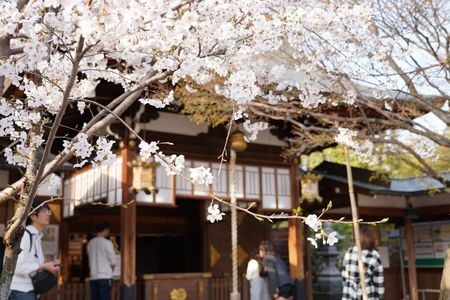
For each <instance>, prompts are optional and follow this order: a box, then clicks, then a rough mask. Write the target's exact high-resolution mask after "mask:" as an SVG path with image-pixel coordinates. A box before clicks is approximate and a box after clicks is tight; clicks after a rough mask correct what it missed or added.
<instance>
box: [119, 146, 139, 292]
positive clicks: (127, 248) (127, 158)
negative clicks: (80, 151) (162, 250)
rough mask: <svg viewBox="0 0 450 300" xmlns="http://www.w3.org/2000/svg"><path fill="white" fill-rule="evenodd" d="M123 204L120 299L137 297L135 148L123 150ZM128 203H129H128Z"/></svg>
mask: <svg viewBox="0 0 450 300" xmlns="http://www.w3.org/2000/svg"><path fill="white" fill-rule="evenodd" d="M122 157H123V165H122V178H123V181H122V182H123V183H122V204H123V206H121V207H120V226H121V227H120V233H121V242H120V254H121V275H120V299H121V300H135V299H136V203H135V202H134V203H131V204H129V203H130V202H132V201H133V200H134V197H133V195H132V194H130V192H129V188H130V187H131V184H132V170H131V167H130V164H128V162H131V161H132V160H133V159H134V157H135V155H134V151H133V150H129V149H126V148H125V149H123V150H122ZM127 204H128V205H127Z"/></svg>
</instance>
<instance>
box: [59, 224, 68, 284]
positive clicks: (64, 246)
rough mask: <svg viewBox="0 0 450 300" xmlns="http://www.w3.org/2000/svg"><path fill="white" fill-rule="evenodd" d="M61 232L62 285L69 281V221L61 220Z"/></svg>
mask: <svg viewBox="0 0 450 300" xmlns="http://www.w3.org/2000/svg"><path fill="white" fill-rule="evenodd" d="M59 228H60V232H59V242H60V245H61V246H60V249H61V250H60V251H61V253H60V255H61V256H60V260H61V264H62V265H63V266H62V269H61V272H60V276H61V281H62V283H64V282H67V280H68V279H69V240H70V239H69V235H70V233H69V225H68V224H67V221H66V220H64V219H61V223H60V226H59Z"/></svg>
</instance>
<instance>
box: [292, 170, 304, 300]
mask: <svg viewBox="0 0 450 300" xmlns="http://www.w3.org/2000/svg"><path fill="white" fill-rule="evenodd" d="M291 187H292V189H291V195H292V199H291V200H292V202H291V203H292V205H293V207H294V208H296V207H297V206H298V205H299V199H300V192H299V174H298V166H297V165H296V164H293V165H292V166H291ZM288 249H289V266H290V271H291V277H292V279H293V280H294V281H295V285H296V295H297V299H305V297H306V294H305V266H304V260H303V259H304V258H303V226H302V221H301V220H300V219H290V220H289V231H288Z"/></svg>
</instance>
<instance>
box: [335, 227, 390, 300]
mask: <svg viewBox="0 0 450 300" xmlns="http://www.w3.org/2000/svg"><path fill="white" fill-rule="evenodd" d="M359 236H360V239H361V250H362V251H361V255H362V261H363V265H364V270H365V277H366V280H365V281H366V292H367V299H368V300H382V299H383V298H384V274H383V264H382V263H381V257H380V254H379V253H378V251H377V250H376V235H375V231H374V230H373V229H372V228H370V227H362V228H361V229H360V231H359ZM342 267H343V271H342V277H343V291H342V299H343V300H360V299H362V291H361V284H360V277H359V268H358V255H357V248H356V246H354V247H351V248H349V249H348V250H347V252H346V253H345V255H344V259H343V262H342Z"/></svg>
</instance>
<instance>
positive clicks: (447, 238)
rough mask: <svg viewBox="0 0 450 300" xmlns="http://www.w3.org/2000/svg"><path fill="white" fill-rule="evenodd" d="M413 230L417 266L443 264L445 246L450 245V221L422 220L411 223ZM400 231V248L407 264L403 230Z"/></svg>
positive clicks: (438, 266) (440, 266) (441, 265)
mask: <svg viewBox="0 0 450 300" xmlns="http://www.w3.org/2000/svg"><path fill="white" fill-rule="evenodd" d="M413 230H414V250H415V256H416V266H417V267H427V268H430V267H436V268H442V267H443V266H444V258H445V254H446V253H447V248H448V246H449V245H450V222H448V221H437V222H426V223H425V222H424V223H415V224H413ZM401 232H402V237H403V239H402V249H403V254H404V256H403V257H404V261H405V264H406V265H407V263H408V258H407V254H406V253H407V249H406V238H405V230H404V228H402V229H401Z"/></svg>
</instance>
